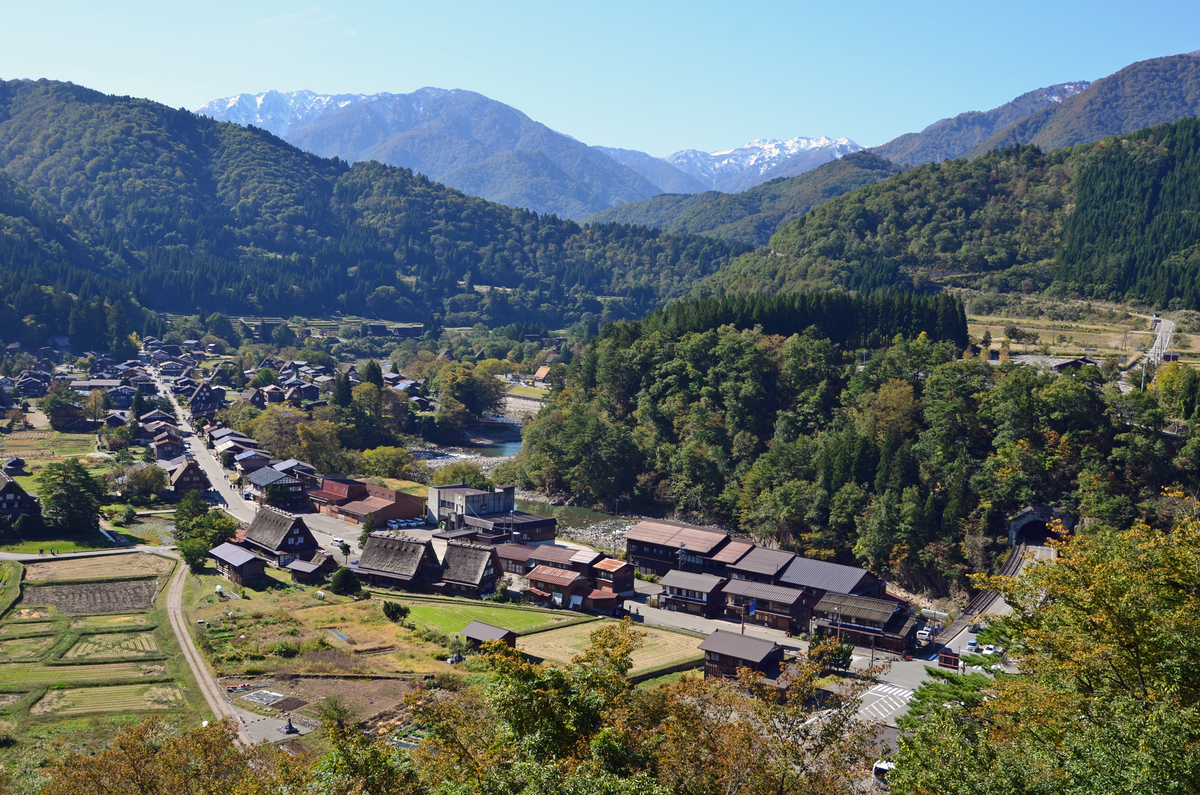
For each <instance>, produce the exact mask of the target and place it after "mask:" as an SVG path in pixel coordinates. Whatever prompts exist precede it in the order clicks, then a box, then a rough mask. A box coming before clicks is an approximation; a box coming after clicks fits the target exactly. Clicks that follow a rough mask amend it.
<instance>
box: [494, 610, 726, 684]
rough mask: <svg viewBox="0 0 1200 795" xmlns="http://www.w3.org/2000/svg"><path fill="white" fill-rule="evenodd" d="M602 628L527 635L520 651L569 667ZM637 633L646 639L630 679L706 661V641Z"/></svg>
mask: <svg viewBox="0 0 1200 795" xmlns="http://www.w3.org/2000/svg"><path fill="white" fill-rule="evenodd" d="M603 621H605V622H608V621H610V619H603ZM599 626H600V624H599V623H598V622H594V623H591V624H578V625H575V626H570V627H564V628H562V629H553V630H550V631H548V632H538V633H536V634H533V635H526V636H525V637H522V638H518V639H517V648H518V649H520V650H521V651H523V652H525V653H526V654H528V655H529V656H530V657H534V658H537V659H541V660H545V661H547V662H556V663H566V662H569V661H570V660H571V658H572V657H575V656H576V655H578V654H579V653H580V652H582V651H583V650H584V649H586V648H587V646H588V644H589V643H590V639H589V637H588V636H589V635H590V634H591V633H592V632H593V631H594V630H596V629H597V628H599ZM637 629H638V631H639V632H643V633H645V637H644V638H643V639H642V646H641V648H639V649H638V650H636V651H635V652H634V653H633V668H632V670H631V671H630V672H629V673H630V676H633V677H639V676H645V675H648V674H651V673H653V672H655V671H665V670H667V669H671V668H675V667H691V665H695V666H697V667H698V666H699V665H700V662H701V661H702V660H703V659H704V653H703V652H701V651H700V650H699V648H698V647H699V645H700V642H701V641H702V640H703V638H701V637H700V636H698V635H691V634H689V633H683V632H673V631H670V630H666V629H662V628H660V627H648V626H638V627H637Z"/></svg>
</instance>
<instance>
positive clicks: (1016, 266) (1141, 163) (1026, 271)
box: [695, 119, 1200, 308]
mask: <svg viewBox="0 0 1200 795" xmlns="http://www.w3.org/2000/svg"><path fill="white" fill-rule="evenodd" d="M1198 197H1200V120H1197V119H1183V120H1180V121H1178V122H1175V123H1173V124H1164V125H1159V126H1158V127H1151V128H1149V129H1145V130H1141V131H1138V132H1136V133H1131V134H1129V135H1125V136H1121V137H1119V138H1110V139H1106V140H1105V141H1102V142H1099V143H1096V144H1084V145H1080V146H1076V147H1073V148H1071V149H1064V150H1058V151H1055V152H1049V153H1044V152H1042V151H1040V150H1039V149H1037V148H1036V147H1032V146H1025V147H1020V148H1013V149H1004V150H999V151H995V152H991V153H988V154H986V155H983V156H981V157H979V158H976V159H974V160H971V161H967V160H951V161H946V162H943V163H937V164H928V165H924V166H919V167H917V168H914V169H911V170H909V171H906V172H904V173H902V174H898V175H896V176H893V177H891V178H889V179H887V180H885V181H883V182H879V183H876V184H874V185H870V186H867V187H864V188H860V189H859V190H857V191H854V192H852V193H849V194H847V195H845V196H841V197H839V198H837V199H834V200H832V201H829V202H826V203H825V204H823V205H821V206H819V207H817V208H816V209H814V210H811V211H810V212H809V213H808V214H807V215H805V216H804V217H802V218H799V219H797V220H795V221H793V222H791V223H789V224H785V225H784V226H783V227H782V228H781V229H780V230H779V232H778V233H776V234H775V236H774V237H772V238H771V242H770V245H769V247H767V248H763V249H760V250H758V251H756V252H754V253H753V254H749V255H746V256H744V257H741V258H739V259H738V261H737V262H735V263H734V264H733V265H732V266H730V267H729V268H726V269H724V270H723V271H721V272H720V273H718V274H717V275H715V276H714V277H712V278H710V279H709V280H707V281H706V282H705V283H703V284H701V285H699V286H698V287H697V289H696V291H695V292H696V294H699V295H714V294H722V293H723V292H726V291H733V292H745V293H750V292H756V291H759V290H767V291H778V290H789V289H797V288H804V287H809V288H829V287H845V288H851V289H863V288H875V287H883V286H887V285H898V286H904V287H909V286H912V285H913V284H914V283H915V284H916V285H917V286H918V287H921V286H923V285H925V284H926V283H927V280H928V279H929V278H931V277H932V278H937V279H940V280H943V281H948V282H950V283H959V284H966V285H971V286H975V287H981V288H983V289H985V290H999V291H1015V290H1021V291H1023V292H1031V291H1035V290H1047V291H1050V292H1052V293H1058V294H1078V295H1083V296H1087V297H1095V298H1105V299H1115V300H1123V299H1126V298H1138V299H1140V300H1143V301H1147V302H1150V303H1153V304H1157V305H1160V306H1163V305H1166V303H1167V302H1169V301H1170V300H1171V299H1173V298H1179V299H1180V300H1181V301H1182V304H1183V306H1184V308H1197V307H1200V284H1198V283H1197V265H1200V254H1198V251H1200V249H1197V240H1200V198H1198Z"/></svg>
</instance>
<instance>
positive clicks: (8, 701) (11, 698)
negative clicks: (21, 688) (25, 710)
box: [0, 693, 25, 707]
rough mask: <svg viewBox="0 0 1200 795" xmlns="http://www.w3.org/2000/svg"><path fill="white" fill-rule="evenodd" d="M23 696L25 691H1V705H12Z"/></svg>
mask: <svg viewBox="0 0 1200 795" xmlns="http://www.w3.org/2000/svg"><path fill="white" fill-rule="evenodd" d="M23 698H25V694H24V693H0V707H11V706H12V705H13V704H16V703H17V702H18V701H20V700H21V699H23Z"/></svg>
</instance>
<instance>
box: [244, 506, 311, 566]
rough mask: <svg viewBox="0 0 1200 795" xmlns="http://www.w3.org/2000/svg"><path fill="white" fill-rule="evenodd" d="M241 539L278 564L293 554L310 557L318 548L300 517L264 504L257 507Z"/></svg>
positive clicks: (291, 557) (305, 558)
mask: <svg viewBox="0 0 1200 795" xmlns="http://www.w3.org/2000/svg"><path fill="white" fill-rule="evenodd" d="M241 543H242V544H243V545H244V546H246V547H247V548H249V549H251V550H252V551H254V552H257V553H258V554H260V555H263V556H264V557H266V558H267V559H268V560H270V561H271V562H272V564H273V565H275V566H279V567H281V568H282V567H284V566H287V564H289V563H291V562H292V561H293V560H296V559H297V558H298V559H300V560H311V559H312V557H313V556H314V555H315V554H316V553H317V552H319V551H320V550H321V546H320V544H318V543H317V539H316V538H314V537H313V534H312V531H310V530H309V529H308V525H306V524H305V523H304V520H303V519H301V518H300V517H299V516H296V515H295V514H290V513H284V512H283V511H280V510H277V509H275V508H271V507H267V506H263V507H262V508H259V509H258V513H256V514H255V515H254V521H253V522H251V523H250V527H248V528H247V529H246V534H245V535H244V536H243V537H242V538H241Z"/></svg>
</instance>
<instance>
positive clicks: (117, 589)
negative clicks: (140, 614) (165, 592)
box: [23, 580, 158, 615]
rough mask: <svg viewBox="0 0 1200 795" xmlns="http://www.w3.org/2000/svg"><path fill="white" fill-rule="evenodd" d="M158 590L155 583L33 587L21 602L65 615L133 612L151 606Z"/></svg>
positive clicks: (137, 582)
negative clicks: (50, 607)
mask: <svg viewBox="0 0 1200 795" xmlns="http://www.w3.org/2000/svg"><path fill="white" fill-rule="evenodd" d="M157 590H158V583H157V582H156V581H154V580H135V581H133V582H98V583H79V584H76V585H35V586H32V587H29V588H26V589H25V598H24V600H23V603H24V604H27V605H50V606H53V607H55V608H57V609H58V612H59V613H64V614H66V615H90V614H95V613H133V612H136V611H139V610H149V609H150V608H151V607H153V605H154V594H155V593H156V592H157Z"/></svg>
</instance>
